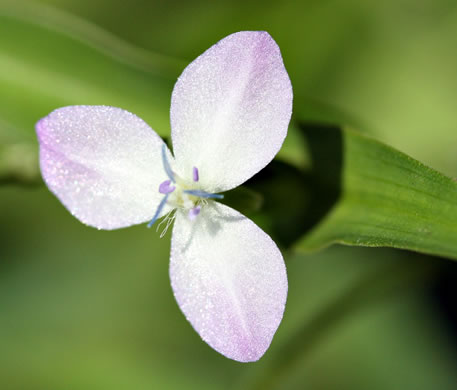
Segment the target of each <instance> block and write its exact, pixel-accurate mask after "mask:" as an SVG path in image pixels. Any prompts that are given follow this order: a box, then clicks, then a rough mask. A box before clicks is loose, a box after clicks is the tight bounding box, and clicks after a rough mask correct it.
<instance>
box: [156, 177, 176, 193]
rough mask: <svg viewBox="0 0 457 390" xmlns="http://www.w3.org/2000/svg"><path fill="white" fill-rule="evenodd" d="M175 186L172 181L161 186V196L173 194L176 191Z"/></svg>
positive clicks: (167, 181)
mask: <svg viewBox="0 0 457 390" xmlns="http://www.w3.org/2000/svg"><path fill="white" fill-rule="evenodd" d="M175 188H176V187H175V186H173V185H171V180H165V181H164V182H163V183H161V184H160V186H159V192H160V193H161V194H171V193H172V192H173V191H174V190H175Z"/></svg>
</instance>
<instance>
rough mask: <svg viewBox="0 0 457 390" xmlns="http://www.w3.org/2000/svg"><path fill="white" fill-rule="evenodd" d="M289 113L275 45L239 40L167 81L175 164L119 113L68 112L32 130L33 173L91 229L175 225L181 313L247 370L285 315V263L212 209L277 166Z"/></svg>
mask: <svg viewBox="0 0 457 390" xmlns="http://www.w3.org/2000/svg"><path fill="white" fill-rule="evenodd" d="M291 112H292V87H291V83H290V80H289V77H288V75H287V72H286V70H285V68H284V64H283V61H282V57H281V54H280V51H279V48H278V46H277V45H276V43H275V42H274V40H273V39H272V38H271V37H270V35H269V34H268V33H266V32H260V31H246V32H239V33H235V34H232V35H230V36H228V37H226V38H224V39H223V40H221V41H220V42H218V43H217V44H215V45H214V46H212V47H211V48H210V49H208V50H207V51H206V52H205V53H203V54H202V55H201V56H199V57H198V58H197V59H196V60H195V61H193V62H192V63H191V64H190V65H189V66H187V68H186V69H185V70H184V71H183V73H182V75H181V76H180V77H179V79H178V81H177V82H176V85H175V87H174V90H173V94H172V99H171V109H170V116H171V128H172V133H171V135H172V143H173V152H174V157H173V156H172V154H171V152H170V151H169V150H168V148H167V147H166V146H165V144H164V142H163V141H162V139H161V138H160V137H159V136H158V135H157V134H156V133H155V132H154V131H153V130H152V129H151V128H150V127H149V126H148V125H147V124H146V123H145V122H143V121H142V120H141V119H139V118H138V117H136V116H135V115H133V114H131V113H129V112H127V111H124V110H121V109H119V108H114V107H107V106H71V107H64V108H60V109H57V110H55V111H53V112H52V113H51V114H49V115H48V116H47V117H45V118H43V119H41V120H40V121H39V122H38V123H37V126H36V129H37V133H38V138H39V143H40V165H41V172H42V175H43V178H44V180H45V182H46V184H47V185H48V187H49V189H50V190H51V191H52V192H53V193H54V194H55V195H56V196H57V197H58V198H59V199H60V201H61V202H62V203H63V204H64V205H65V207H66V208H67V209H68V210H69V211H70V212H71V213H72V214H73V215H74V216H75V217H76V218H78V219H79V220H80V221H82V222H83V223H85V224H87V225H90V226H94V227H96V228H98V229H117V228H122V227H126V226H130V225H133V224H138V223H143V222H147V221H150V224H151V223H154V222H155V220H156V219H158V218H161V217H163V216H165V218H164V220H163V221H162V222H166V223H167V224H168V225H169V224H170V223H171V222H172V221H173V220H174V227H173V233H172V241H171V255H170V278H171V284H172V288H173V292H174V295H175V297H176V300H177V302H178V305H179V307H180V308H181V310H182V311H183V313H184V314H185V316H186V317H187V319H188V320H189V321H190V323H191V324H192V326H193V327H194V328H195V330H196V331H197V332H198V333H199V334H200V336H201V337H202V338H203V340H205V341H206V342H207V343H208V344H209V345H210V346H211V347H213V348H214V349H216V350H217V351H218V352H220V353H222V354H223V355H225V356H227V357H229V358H231V359H235V360H238V361H242V362H248V361H255V360H258V359H259V358H260V357H261V356H262V355H263V354H264V353H265V351H266V350H267V348H268V347H269V345H270V343H271V340H272V338H273V335H274V333H275V332H276V329H277V328H278V326H279V323H280V322H281V319H282V316H283V313H284V308H285V302H286V298H287V276H286V269H285V266H284V260H283V258H282V255H281V252H280V251H279V249H278V248H277V246H276V245H275V243H274V242H273V241H272V240H271V238H270V237H269V236H268V235H267V234H266V233H265V232H263V231H262V230H261V229H260V228H259V227H257V226H256V225H255V224H254V223H253V222H252V221H251V220H249V219H248V218H246V217H244V216H243V215H241V214H240V213H238V212H237V211H235V210H233V209H232V208H230V207H227V206H225V205H223V204H221V203H219V202H217V199H218V198H220V197H222V195H220V193H221V192H224V191H227V190H230V189H232V188H234V187H236V186H238V185H240V184H242V183H243V182H245V181H246V180H247V179H249V178H250V177H251V176H253V175H254V174H255V173H257V172H258V171H259V170H261V169H262V168H263V167H265V166H266V165H267V164H268V163H269V162H270V161H271V160H272V159H273V158H274V156H275V155H276V153H277V152H278V150H279V149H280V147H281V145H282V143H283V141H284V138H285V136H286V134H287V128H288V124H289V121H290V116H291Z"/></svg>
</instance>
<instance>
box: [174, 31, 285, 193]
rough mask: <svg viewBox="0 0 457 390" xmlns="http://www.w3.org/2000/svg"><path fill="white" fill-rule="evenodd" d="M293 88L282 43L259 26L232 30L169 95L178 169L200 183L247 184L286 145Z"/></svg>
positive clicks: (212, 186) (218, 186)
mask: <svg viewBox="0 0 457 390" xmlns="http://www.w3.org/2000/svg"><path fill="white" fill-rule="evenodd" d="M291 113H292V87H291V84H290V80H289V76H288V75H287V72H286V69H285V68H284V64H283V61H282V57H281V53H280V51H279V47H278V45H277V44H276V43H275V41H274V40H273V39H272V38H271V36H270V35H269V34H268V33H266V32H262V31H244V32H239V33H236V34H232V35H229V36H228V37H226V38H224V39H223V40H221V41H220V42H218V43H217V44H215V45H214V46H212V47H211V48H209V49H208V50H207V51H206V52H205V53H203V54H202V55H201V56H200V57H198V58H197V59H196V60H195V61H193V62H192V63H191V64H190V65H189V66H188V67H187V68H186V69H185V70H184V72H183V73H182V75H181V76H180V78H179V80H178V81H177V83H176V85H175V88H174V90H173V95H172V103H171V113H170V114H171V128H172V139H173V151H174V154H175V158H176V161H177V164H178V166H177V169H178V170H179V171H180V175H181V176H184V177H189V178H191V177H192V176H191V175H192V171H191V169H192V167H193V166H195V167H197V168H198V170H199V174H200V182H201V184H202V188H204V189H205V190H207V191H213V192H219V191H224V190H228V189H231V188H233V187H236V186H238V185H239V184H241V183H243V182H244V181H246V180H247V179H249V178H250V177H251V176H253V175H254V174H255V173H257V172H258V171H259V170H261V169H262V168H263V167H264V166H265V165H267V164H268V163H269V162H270V161H271V160H272V159H273V157H274V156H275V155H276V153H277V152H278V151H279V149H280V148H281V145H282V143H283V141H284V138H285V136H286V134H287V128H288V125H289V121H290V116H291Z"/></svg>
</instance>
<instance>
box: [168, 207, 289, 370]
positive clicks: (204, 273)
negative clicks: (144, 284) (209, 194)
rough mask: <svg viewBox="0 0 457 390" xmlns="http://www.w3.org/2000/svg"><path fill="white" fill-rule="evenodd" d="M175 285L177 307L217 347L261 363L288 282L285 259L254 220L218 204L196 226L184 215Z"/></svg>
mask: <svg viewBox="0 0 457 390" xmlns="http://www.w3.org/2000/svg"><path fill="white" fill-rule="evenodd" d="M170 278H171V284H172V287H173V291H174V294H175V297H176V300H177V302H178V305H179V307H180V308H181V310H182V311H183V312H184V314H185V316H186V318H187V319H188V320H189V321H190V323H191V324H192V326H193V327H194V328H195V330H196V331H197V332H198V333H199V334H200V336H201V337H202V339H203V340H205V341H206V342H207V343H208V344H209V345H210V346H211V347H213V348H214V349H215V350H216V351H218V352H220V353H222V354H223V355H225V356H227V357H229V358H231V359H235V360H238V361H241V362H248V361H255V360H258V359H259V358H260V357H261V356H262V355H263V354H264V353H265V351H266V350H267V348H268V347H269V345H270V343H271V340H272V338H273V335H274V333H275V332H276V329H277V328H278V326H279V323H280V322H281V319H282V316H283V313H284V307H285V303H286V297H287V275H286V269H285V265H284V261H283V258H282V255H281V252H280V251H279V249H278V248H277V246H276V244H275V243H274V242H273V241H272V240H271V238H270V237H269V236H268V235H267V234H266V233H265V232H263V231H262V230H261V229H260V228H259V227H257V226H256V225H255V224H254V223H253V222H252V221H251V220H249V219H248V218H246V217H244V216H243V215H241V214H240V213H238V212H237V211H235V210H233V209H231V208H229V207H227V206H224V205H221V204H217V203H211V204H209V205H207V206H205V207H203V208H202V210H201V212H200V215H198V217H197V218H196V219H195V220H193V221H191V220H190V219H189V218H188V217H187V215H186V214H184V213H183V212H182V211H178V215H177V218H176V221H175V226H174V229H173V237H172V243H171V259H170Z"/></svg>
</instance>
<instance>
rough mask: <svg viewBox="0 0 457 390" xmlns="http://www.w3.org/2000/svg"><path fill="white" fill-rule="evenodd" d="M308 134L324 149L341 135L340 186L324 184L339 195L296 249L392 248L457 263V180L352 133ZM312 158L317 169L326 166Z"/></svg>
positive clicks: (318, 131) (316, 131)
mask: <svg viewBox="0 0 457 390" xmlns="http://www.w3.org/2000/svg"><path fill="white" fill-rule="evenodd" d="M304 132H305V133H306V134H305V136H307V137H311V138H313V137H314V138H318V139H319V142H321V144H322V145H324V146H325V145H326V144H329V143H332V142H334V141H335V139H336V138H338V137H341V148H342V161H341V168H340V169H341V175H340V182H339V183H338V182H337V180H333V181H331V182H329V183H326V184H325V185H326V186H328V188H329V190H330V188H331V187H332V186H333V187H334V188H335V187H339V190H340V192H341V194H340V197H339V199H338V200H337V202H335V204H334V206H333V207H332V209H331V210H330V211H329V212H328V214H327V215H326V217H325V218H324V219H323V220H321V221H320V223H319V224H317V225H316V226H315V227H314V228H313V229H312V230H311V231H310V232H309V234H307V235H305V236H304V237H303V238H302V239H300V240H298V242H297V243H296V245H295V248H296V249H299V250H303V251H311V250H316V249H320V248H322V247H326V246H328V245H331V244H334V243H340V244H345V245H358V246H372V247H379V246H389V247H394V248H400V249H409V250H414V251H418V252H422V253H428V254H435V255H440V256H445V257H449V258H453V259H457V182H456V181H455V180H453V179H450V178H448V177H446V176H444V175H442V174H440V173H439V172H437V171H435V170H433V169H431V168H429V167H427V166H425V165H423V164H422V163H420V162H419V161H417V160H414V159H412V158H411V157H409V156H407V155H405V154H403V153H401V152H399V151H397V150H395V149H393V148H391V147H389V146H387V145H384V144H382V143H380V142H378V141H376V140H373V139H371V138H369V137H367V136H364V135H361V134H358V133H357V132H355V131H352V130H349V129H341V128H339V129H337V128H332V130H329V128H326V129H325V128H322V127H321V128H320V129H316V128H314V130H312V129H310V128H309V127H306V126H305V127H304ZM312 145H313V142H311V148H312V147H313V146H312ZM313 156H314V157H315V160H314V161H313V163H314V165H315V166H316V165H319V164H323V165H325V164H326V163H325V161H319V157H318V156H316V155H315V154H314V155H313ZM314 169H315V168H314Z"/></svg>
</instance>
